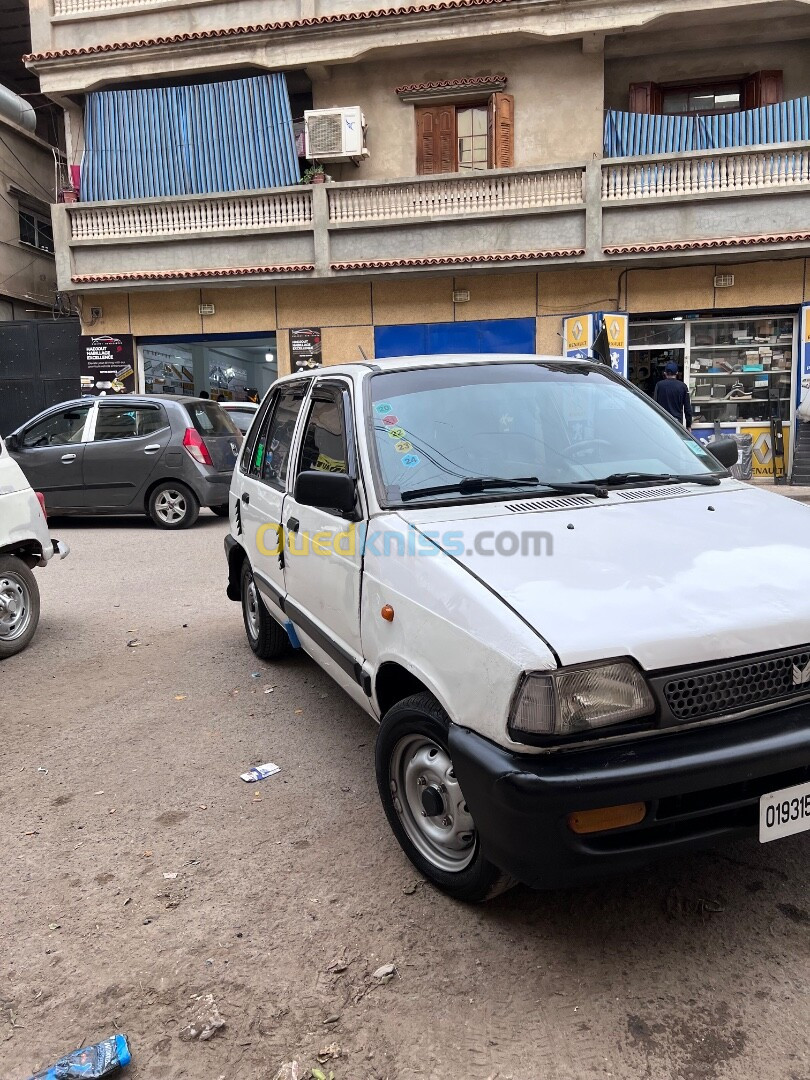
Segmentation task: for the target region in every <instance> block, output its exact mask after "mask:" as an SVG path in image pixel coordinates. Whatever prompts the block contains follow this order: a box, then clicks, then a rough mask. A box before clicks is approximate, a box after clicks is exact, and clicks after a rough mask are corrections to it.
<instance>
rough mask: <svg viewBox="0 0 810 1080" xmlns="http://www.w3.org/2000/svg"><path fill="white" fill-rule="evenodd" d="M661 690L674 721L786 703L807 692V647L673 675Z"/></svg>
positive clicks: (809, 647) (809, 667) (809, 680)
mask: <svg viewBox="0 0 810 1080" xmlns="http://www.w3.org/2000/svg"><path fill="white" fill-rule="evenodd" d="M663 690H664V697H665V699H666V702H667V705H668V706H669V708H670V710H671V712H672V715H673V716H674V717H675V719H676V720H701V719H703V718H704V717H709V716H723V715H731V714H733V713H738V712H742V711H744V710H745V709H747V708H749V707H750V706H752V705H759V704H763V703H765V702H767V703H768V704H771V703H772V702H779V701H786V702H789V701H790V700H791V699H792V698H795V697H797V696H802V695H807V694H808V693H810V645H804V646H801V647H800V650H795V651H791V652H784V653H776V654H771V655H769V656H759V657H752V658H750V659H748V660H740V661H738V662H737V663H734V664H726V665H724V666H723V667H716V668H710V669H703V670H698V671H695V672H683V673H681V674H678V675H673V676H671V677H670V678H669V679H667V681H666V682H665V683H664V687H663Z"/></svg>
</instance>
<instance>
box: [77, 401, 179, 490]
mask: <svg viewBox="0 0 810 1080" xmlns="http://www.w3.org/2000/svg"><path fill="white" fill-rule="evenodd" d="M171 434H172V433H171V428H170V427H169V418H168V416H167V415H166V410H165V409H164V408H163V406H162V405H158V404H154V405H152V404H149V405H146V404H139V405H132V404H127V403H126V402H123V401H121V402H117V401H110V402H105V401H101V402H99V407H98V414H97V416H96V423H95V429H94V431H93V433H92V439H91V440H90V442H88V443H87V445H86V447H85V450H84V486H85V495H86V499H87V502H86V505H87V506H89V507H98V508H102V507H112V506H122V507H123V506H130V505H131V504H132V503H133V502H138V501H139V503H140V505H141V506H142V505H143V498H142V494H143V491H144V489H145V487H146V485H147V483H148V481H149V477H150V476H151V475H152V473H153V472H154V470H155V466H156V465H157V463H158V461H159V460H160V458H161V456H162V455H163V451H164V450H165V449H166V447H167V446H168V445H169V440H170V439H171Z"/></svg>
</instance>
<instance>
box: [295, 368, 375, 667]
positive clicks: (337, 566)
mask: <svg viewBox="0 0 810 1080" xmlns="http://www.w3.org/2000/svg"><path fill="white" fill-rule="evenodd" d="M356 461H357V458H356V452H355V442H354V432H353V426H352V411H351V387H350V383H349V382H348V381H344V380H343V379H338V378H335V377H333V378H322V379H320V380H318V381H317V382H316V383H315V385H314V387H313V390H312V395H311V398H310V401H309V406H308V410H307V416H306V422H305V425H304V428H303V436H302V439H301V450H300V453H299V455H298V460H297V461H296V462H295V469H294V475H293V476H292V477H291V480H290V491H291V492H294V491H295V476H296V475H297V474H298V473H299V472H302V471H304V470H307V469H321V470H324V471H325V472H341V473H347V474H348V475H350V476H352V477H354V479H357V464H356ZM284 527H285V531H286V533H287V549H286V552H285V570H284V577H285V585H286V588H287V604H286V608H287V613H288V615H289V617H290V619H291V620H292V622H293V623H294V624H295V627H296V630H297V631H298V632H299V637H301V638H302V639H303V640H305V641H306V644H307V647H308V648H310V647H312V646H314V647H315V648H316V649H317V650H318V656H319V658H321V659H324V658H328V659H329V660H331V661H332V662H333V663H335V664H336V665H337V666H338V667H339V668H340V669H341V670H342V672H343V673H344V674H345V675H348V676H350V677H351V678H353V679H354V680H355V682H358V683H359V682H360V665H361V664H362V649H361V644H360V570H361V559H362V531H361V532H360V533H358V532H357V531H356V527H355V524H354V523H353V522H352V521H351V520H349V519H348V518H347V517H344V516H343V515H342V514H340V513H338V512H336V511H333V510H322V509H320V508H317V507H314V506H304V505H302V504H300V503H298V502H296V500H295V497H294V495H292V494H291V495H288V496H287V498H286V499H285V500H284ZM325 666H327V667H328V665H327V664H326V663H325Z"/></svg>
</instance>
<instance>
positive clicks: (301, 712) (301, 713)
mask: <svg viewBox="0 0 810 1080" xmlns="http://www.w3.org/2000/svg"><path fill="white" fill-rule="evenodd" d="M295 715H296V716H303V715H304V710H303V709H296V710H295Z"/></svg>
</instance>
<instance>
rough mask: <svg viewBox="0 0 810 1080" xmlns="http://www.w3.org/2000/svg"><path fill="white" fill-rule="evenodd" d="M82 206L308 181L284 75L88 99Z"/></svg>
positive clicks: (100, 94)
mask: <svg viewBox="0 0 810 1080" xmlns="http://www.w3.org/2000/svg"><path fill="white" fill-rule="evenodd" d="M84 136H85V151H84V156H83V158H82V172H81V197H82V199H85V200H103V199H148V198H159V197H160V196H163V195H199V194H204V193H211V192H218V191H255V190H257V189H261V188H273V187H286V186H287V185H291V184H296V183H297V182H298V180H299V179H300V173H299V169H298V157H297V155H296V150H295V137H294V134H293V122H292V113H291V111H290V98H289V94H288V93H287V81H286V79H285V77H284V75H282V74H272V75H259V76H257V77H256V78H251V79H234V80H231V81H228V82H217V83H205V84H201V85H197V86H169V87H157V88H153V89H148V90H103V91H100V92H98V93H92V94H88V95H87V104H86V107H85V118H84Z"/></svg>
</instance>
